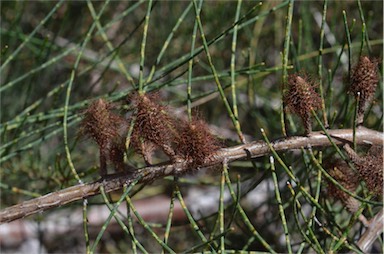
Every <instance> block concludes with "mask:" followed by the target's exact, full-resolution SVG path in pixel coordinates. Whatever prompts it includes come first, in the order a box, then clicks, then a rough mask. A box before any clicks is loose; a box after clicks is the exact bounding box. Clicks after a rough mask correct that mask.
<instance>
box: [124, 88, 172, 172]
mask: <svg viewBox="0 0 384 254" xmlns="http://www.w3.org/2000/svg"><path fill="white" fill-rule="evenodd" d="M129 100H130V101H132V104H133V106H134V107H135V113H134V117H135V118H136V120H135V126H134V128H133V132H132V145H133V146H134V147H135V149H136V151H137V152H139V153H141V154H142V155H143V157H144V160H145V161H146V163H147V164H149V165H151V164H152V160H151V153H152V151H153V150H154V149H155V148H156V147H158V148H160V149H161V150H163V152H164V153H165V154H166V155H167V156H168V157H169V158H170V159H171V160H175V159H176V153H175V151H174V149H173V143H174V140H175V135H177V134H176V128H175V121H174V119H173V118H171V117H170V115H169V113H168V112H167V110H168V109H167V107H166V106H162V105H160V104H158V103H157V102H158V101H159V96H158V94H156V93H152V94H145V95H140V94H137V93H136V94H134V95H132V96H131V97H130V98H129Z"/></svg>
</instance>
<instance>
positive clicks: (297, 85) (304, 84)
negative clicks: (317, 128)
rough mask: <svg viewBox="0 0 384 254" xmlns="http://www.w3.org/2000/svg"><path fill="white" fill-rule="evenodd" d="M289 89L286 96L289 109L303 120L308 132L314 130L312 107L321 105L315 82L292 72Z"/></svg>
mask: <svg viewBox="0 0 384 254" xmlns="http://www.w3.org/2000/svg"><path fill="white" fill-rule="evenodd" d="M288 85H289V90H288V92H287V93H286V94H285V96H284V102H285V104H286V107H287V108H286V109H287V111H290V112H293V113H295V114H297V115H298V116H299V117H300V118H301V119H302V121H303V124H304V128H305V132H306V134H309V133H310V132H311V131H312V123H311V109H313V110H316V109H319V108H320V107H321V99H320V95H319V94H318V93H316V91H315V89H314V84H313V83H312V82H310V81H308V80H307V79H306V78H305V77H301V76H299V75H297V74H292V75H290V76H289V77H288Z"/></svg>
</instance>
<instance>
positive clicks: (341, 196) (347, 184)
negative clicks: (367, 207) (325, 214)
mask: <svg viewBox="0 0 384 254" xmlns="http://www.w3.org/2000/svg"><path fill="white" fill-rule="evenodd" d="M327 171H328V173H329V174H330V175H331V176H332V177H333V178H334V179H335V180H336V181H337V182H338V183H340V185H342V186H343V187H344V188H346V189H347V190H349V191H351V192H355V191H356V189H357V187H358V186H359V182H360V181H359V177H358V175H357V174H356V173H355V172H353V170H352V169H351V168H350V167H349V166H348V164H347V163H346V162H345V161H343V160H341V159H338V160H336V161H334V162H332V163H331V164H330V165H329V166H328V167H327ZM327 191H328V195H330V196H332V197H334V198H336V199H338V200H340V201H341V202H343V204H344V205H345V206H346V207H347V208H348V210H349V211H350V212H352V213H354V212H356V211H357V210H358V208H359V206H360V202H359V201H358V200H357V199H355V198H354V197H352V196H350V195H349V194H348V193H345V192H344V191H342V190H340V189H339V188H338V187H337V186H335V185H334V184H333V183H332V182H331V181H329V182H328V186H327Z"/></svg>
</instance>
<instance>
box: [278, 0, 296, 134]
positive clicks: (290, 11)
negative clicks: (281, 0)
mask: <svg viewBox="0 0 384 254" xmlns="http://www.w3.org/2000/svg"><path fill="white" fill-rule="evenodd" d="M293 3H294V0H290V1H289V5H288V12H287V24H286V27H285V37H284V38H285V40H284V51H283V62H282V66H283V75H282V80H281V81H282V84H283V85H282V87H281V98H283V97H284V92H285V84H286V83H287V78H288V71H287V70H288V57H289V45H290V41H291V29H292V17H293V5H294V4H293ZM282 101H284V100H282ZM284 119H285V113H284V103H282V104H281V108H280V120H281V121H280V122H281V130H282V132H283V135H284V136H287V130H286V126H285V121H284Z"/></svg>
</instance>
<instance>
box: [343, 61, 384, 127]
mask: <svg viewBox="0 0 384 254" xmlns="http://www.w3.org/2000/svg"><path fill="white" fill-rule="evenodd" d="M377 65H378V62H377V61H376V60H371V59H369V58H368V57H367V56H361V57H360V60H359V62H358V63H357V65H356V66H355V67H354V68H353V69H352V71H351V76H350V87H349V91H350V92H351V93H353V95H354V96H355V97H356V98H357V97H358V94H360V97H359V104H358V110H357V124H362V123H363V120H364V113H365V110H366V109H367V107H368V105H369V103H371V101H372V99H373V97H374V94H375V91H376V86H377V83H378V81H379V77H378V70H377Z"/></svg>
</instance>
